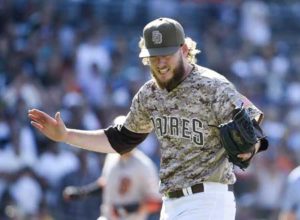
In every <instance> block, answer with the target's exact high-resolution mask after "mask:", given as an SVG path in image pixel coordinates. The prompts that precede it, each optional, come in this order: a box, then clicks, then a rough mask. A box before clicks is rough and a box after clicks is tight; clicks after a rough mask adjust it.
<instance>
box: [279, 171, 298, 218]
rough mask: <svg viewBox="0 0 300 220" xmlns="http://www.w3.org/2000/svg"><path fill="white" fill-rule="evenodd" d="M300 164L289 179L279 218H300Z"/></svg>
mask: <svg viewBox="0 0 300 220" xmlns="http://www.w3.org/2000/svg"><path fill="white" fill-rule="evenodd" d="M299 189H300V166H298V167H296V168H295V169H294V170H292V171H291V173H290V175H289V176H288V179H287V187H286V188H285V192H284V196H283V200H282V205H281V211H280V214H279V220H296V219H300V190H299Z"/></svg>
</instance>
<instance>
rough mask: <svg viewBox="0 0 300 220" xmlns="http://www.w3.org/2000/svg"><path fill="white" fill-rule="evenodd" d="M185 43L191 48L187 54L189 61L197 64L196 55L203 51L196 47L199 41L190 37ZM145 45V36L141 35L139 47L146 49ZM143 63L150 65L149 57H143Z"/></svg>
mask: <svg viewBox="0 0 300 220" xmlns="http://www.w3.org/2000/svg"><path fill="white" fill-rule="evenodd" d="M185 44H186V45H187V47H188V49H189V53H188V56H187V59H188V62H189V63H192V64H195V63H196V62H197V59H196V55H197V54H198V53H200V52H201V51H200V50H198V49H197V48H196V47H197V43H196V42H195V41H194V40H193V39H192V38H190V37H186V38H185ZM145 47H146V46H145V40H144V38H142V37H141V39H140V41H139V48H140V49H144V48H145ZM142 63H143V64H144V65H149V57H144V58H142Z"/></svg>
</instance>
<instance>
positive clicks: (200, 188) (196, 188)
mask: <svg viewBox="0 0 300 220" xmlns="http://www.w3.org/2000/svg"><path fill="white" fill-rule="evenodd" d="M228 191H231V192H233V185H228ZM200 192H204V185H203V183H199V184H196V185H193V186H191V187H187V188H184V189H179V190H175V191H171V192H167V193H166V194H165V195H166V197H168V198H170V199H172V198H180V197H183V196H188V195H192V194H195V193H200Z"/></svg>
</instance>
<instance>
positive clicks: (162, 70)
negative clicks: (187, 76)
mask: <svg viewBox="0 0 300 220" xmlns="http://www.w3.org/2000/svg"><path fill="white" fill-rule="evenodd" d="M182 56H183V55H182V53H181V50H180V49H179V50H178V51H177V52H176V53H174V54H172V55H168V56H155V57H150V69H151V73H152V76H153V77H154V79H155V81H156V83H157V85H158V86H159V87H160V88H161V89H168V90H171V89H173V88H174V87H175V86H177V85H178V83H179V82H180V81H181V80H182V78H183V76H184V64H183V57H182Z"/></svg>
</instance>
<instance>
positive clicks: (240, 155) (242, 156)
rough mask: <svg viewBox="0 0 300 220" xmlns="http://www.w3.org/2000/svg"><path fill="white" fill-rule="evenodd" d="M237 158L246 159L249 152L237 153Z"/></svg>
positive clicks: (248, 156)
mask: <svg viewBox="0 0 300 220" xmlns="http://www.w3.org/2000/svg"><path fill="white" fill-rule="evenodd" d="M237 157H238V158H240V159H242V160H243V161H245V160H248V159H249V158H250V157H251V153H244V154H239V155H237Z"/></svg>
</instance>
